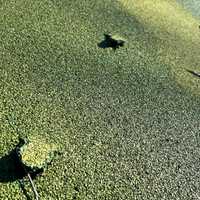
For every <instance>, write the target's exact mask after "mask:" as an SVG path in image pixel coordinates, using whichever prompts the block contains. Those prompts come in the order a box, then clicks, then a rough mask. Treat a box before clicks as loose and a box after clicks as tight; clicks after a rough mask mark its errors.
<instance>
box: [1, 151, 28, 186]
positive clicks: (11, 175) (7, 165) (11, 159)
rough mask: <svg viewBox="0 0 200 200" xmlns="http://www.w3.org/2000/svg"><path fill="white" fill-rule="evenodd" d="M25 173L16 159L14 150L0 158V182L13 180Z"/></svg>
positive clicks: (22, 176)
mask: <svg viewBox="0 0 200 200" xmlns="http://www.w3.org/2000/svg"><path fill="white" fill-rule="evenodd" d="M25 176H26V173H25V171H24V169H23V167H22V165H21V163H20V161H19V159H18V155H17V152H16V150H15V149H14V150H12V151H11V152H10V153H9V154H8V155H6V156H3V157H2V158H0V182H2V183H6V182H13V181H16V180H19V179H22V178H24V177H25Z"/></svg>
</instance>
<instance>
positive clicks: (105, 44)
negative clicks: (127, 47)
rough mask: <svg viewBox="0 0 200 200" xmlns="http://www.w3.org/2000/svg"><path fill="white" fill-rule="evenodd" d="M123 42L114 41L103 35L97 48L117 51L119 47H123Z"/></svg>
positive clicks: (107, 35)
mask: <svg viewBox="0 0 200 200" xmlns="http://www.w3.org/2000/svg"><path fill="white" fill-rule="evenodd" d="M124 43H125V41H123V40H116V39H114V38H112V36H111V35H109V34H104V40H103V41H101V42H100V43H98V47H100V48H102V49H106V48H112V49H113V50H116V49H118V48H119V47H123V46H124Z"/></svg>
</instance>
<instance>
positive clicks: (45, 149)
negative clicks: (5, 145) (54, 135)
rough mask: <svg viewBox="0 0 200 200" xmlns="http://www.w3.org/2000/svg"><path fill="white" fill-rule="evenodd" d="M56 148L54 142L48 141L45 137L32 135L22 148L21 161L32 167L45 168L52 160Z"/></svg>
mask: <svg viewBox="0 0 200 200" xmlns="http://www.w3.org/2000/svg"><path fill="white" fill-rule="evenodd" d="M56 149H57V148H56V146H55V145H54V144H50V143H47V142H46V140H45V139H44V138H38V137H31V138H29V139H28V141H27V142H26V144H25V145H23V146H22V147H21V149H20V156H21V161H22V162H23V164H24V165H25V166H28V167H31V168H39V169H40V168H43V167H44V166H45V165H46V164H47V163H49V162H50V161H51V159H52V157H53V154H54V152H55V151H56Z"/></svg>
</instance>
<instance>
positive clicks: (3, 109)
mask: <svg viewBox="0 0 200 200" xmlns="http://www.w3.org/2000/svg"><path fill="white" fill-rule="evenodd" d="M147 1H150V0H147ZM163 1H164V0H163ZM166 1H168V0H166ZM0 9H1V12H0V38H1V39H0V58H1V59H0V94H1V95H0V199H9V200H12V199H15V200H25V199H33V197H34V196H33V193H32V190H31V186H30V184H29V183H28V181H27V180H26V178H25V177H24V176H19V177H18V176H14V175H15V172H16V171H15V169H16V168H13V164H12V162H13V160H12V157H9V156H10V152H12V150H13V149H14V148H15V147H16V145H17V144H18V142H19V138H25V137H39V138H40V137H42V138H44V139H45V141H47V143H50V144H51V143H52V144H55V145H56V146H58V147H59V149H61V151H62V154H61V155H59V156H57V157H55V159H54V160H53V161H52V162H51V163H50V164H49V165H48V166H47V169H46V170H45V173H43V174H42V175H41V176H38V177H36V178H35V180H34V183H35V185H36V186H37V191H38V193H39V195H40V198H41V200H43V199H50V200H51V199H52V200H55V199H58V200H90V199H91V200H94V199H98V200H100V199H109V200H111V199H113V200H115V199H120V200H121V199H124V200H125V199H130V200H132V199H144V200H155V199H167V200H177V199H181V200H192V199H198V198H199V196H200V193H199V188H200V184H199V183H200V181H199V180H200V175H199V159H200V143H199V142H200V133H199V121H200V107H199V105H200V100H199V93H198V92H199V90H198V89H199V86H198V84H199V83H200V79H199V80H198V78H197V77H193V76H192V74H191V73H189V72H187V71H186V70H185V71H184V70H183V69H182V68H181V70H182V71H181V73H180V74H182V73H183V74H184V76H183V78H184V77H188V80H187V81H185V82H184V80H183V79H181V78H182V76H180V77H181V78H180V77H179V79H178V81H177V74H178V70H179V68H178V67H179V66H178V65H179V64H182V63H183V64H187V63H188V62H189V61H191V60H194V63H195V66H194V68H192V67H191V65H188V68H187V70H196V71H198V69H200V68H199V66H198V65H196V63H198V61H199V57H196V58H195V59H193V57H192V55H197V54H198V48H197V45H196V44H195V43H194V44H193V43H192V44H191V46H190V44H188V43H189V42H188V43H187V36H185V38H184V39H185V40H184V41H186V42H185V43H186V47H188V46H190V47H191V49H194V53H193V52H192V51H191V53H190V54H188V55H187V56H188V57H187V59H186V60H187V61H185V57H186V56H185V53H186V52H187V51H184V50H183V53H179V52H181V51H180V47H183V46H184V45H182V44H179V40H178V42H177V43H175V44H174V46H173V45H171V46H170V50H171V49H172V48H174V51H173V53H176V52H177V51H178V53H177V54H174V55H173V56H172V53H170V51H169V48H168V46H167V45H166V44H165V43H167V42H168V40H167V42H166V41H165V36H166V37H167V33H165V34H166V35H165V34H164V35H163V38H162V37H160V34H162V31H161V33H160V34H158V35H159V36H158V35H157V34H156V33H155V32H153V31H151V29H149V27H147V26H146V24H145V25H144V24H143V23H142V22H141V21H140V20H139V19H138V18H137V16H136V15H134V14H131V13H129V12H127V10H126V9H125V8H124V7H123V6H122V4H121V3H120V2H118V1H113V0H106V1H105V0H96V1H90V0H84V1H79V0H73V1H70V0H57V1H55V0H43V1H39V0H30V1H25V0H18V1H13V0H6V1H5V0H0ZM181 9H182V8H180V10H181ZM180 10H178V11H177V12H179V11H180ZM107 33H110V34H112V35H119V36H121V37H122V38H124V39H125V41H126V42H125V44H124V46H123V47H119V48H118V49H116V51H113V49H112V48H100V47H99V46H98V44H99V43H101V42H102V41H103V40H104V34H107ZM169 35H170V34H169ZM161 36H162V35H161ZM170 37H172V38H173V34H171V35H170V36H169V38H170ZM169 38H168V39H169ZM177 38H178V36H177ZM181 42H183V41H181V40H180V43H181ZM170 44H173V42H171V43H170ZM176 45H177V47H178V48H179V50H177V49H178V48H177V49H176V48H175V47H176ZM192 45H194V46H192ZM192 47H194V48H192ZM176 50H177V51H176ZM176 56H177V59H178V60H179V61H180V60H183V62H182V61H180V62H177V61H176V59H175V57H176ZM177 66H178V67H177ZM184 66H185V65H184ZM176 67H177V68H176ZM177 69H178V70H177ZM199 71H200V70H199ZM194 79H195V80H194ZM190 81H191V82H192V84H191V85H189V86H187V84H190ZM194 84H195V86H196V87H194V88H193V85H194ZM196 89H197V90H196ZM9 159H11V161H9ZM5 163H6V165H7V164H8V169H9V170H10V171H11V172H9V173H11V174H6V173H8V171H9V170H8V169H7V168H5ZM1 169H3V170H1ZM12 174H13V175H12ZM10 175H12V178H10ZM22 177H24V182H25V184H22V182H23V181H22V180H21V178H22Z"/></svg>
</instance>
